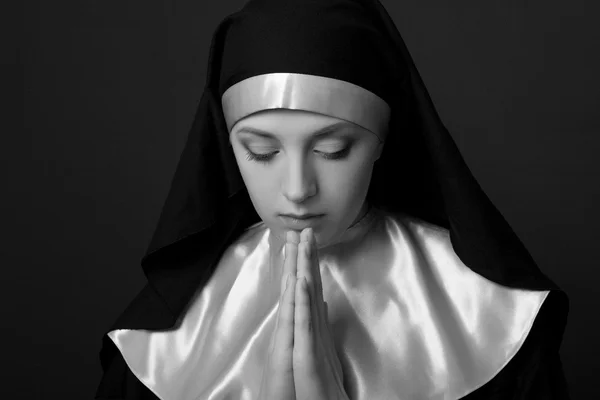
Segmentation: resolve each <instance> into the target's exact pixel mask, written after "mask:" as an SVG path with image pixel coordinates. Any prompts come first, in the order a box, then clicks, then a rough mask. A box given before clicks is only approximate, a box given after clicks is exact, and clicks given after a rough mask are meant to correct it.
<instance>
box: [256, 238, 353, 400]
mask: <svg viewBox="0 0 600 400" xmlns="http://www.w3.org/2000/svg"><path fill="white" fill-rule="evenodd" d="M283 264H284V266H283V275H282V280H281V290H280V293H281V294H280V298H279V310H278V312H277V320H276V326H275V332H274V334H273V338H272V341H271V345H270V347H269V354H268V360H267V365H266V367H265V370H264V374H263V380H262V382H261V387H260V395H259V399H260V400H348V396H347V394H346V392H345V391H344V386H343V375H342V367H341V364H340V361H339V359H338V357H337V353H336V351H335V347H334V344H333V338H332V334H331V331H330V328H329V322H328V316H327V303H326V302H325V301H324V300H323V289H322V285H321V273H320V270H319V258H318V254H317V245H316V240H315V237H314V234H313V231H312V229H311V228H306V229H304V230H303V231H302V232H301V234H300V235H298V233H297V232H295V231H289V232H288V233H287V236H286V244H285V260H284V263H283Z"/></svg>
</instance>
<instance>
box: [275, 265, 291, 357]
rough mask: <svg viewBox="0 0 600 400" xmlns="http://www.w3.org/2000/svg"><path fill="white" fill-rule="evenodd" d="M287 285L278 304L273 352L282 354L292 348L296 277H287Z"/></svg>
mask: <svg viewBox="0 0 600 400" xmlns="http://www.w3.org/2000/svg"><path fill="white" fill-rule="evenodd" d="M286 281H287V285H286V288H285V290H284V292H283V297H282V299H281V302H280V303H279V315H278V317H277V324H276V331H275V335H274V338H275V339H274V343H273V350H274V351H277V352H283V351H286V350H291V349H293V347H294V312H295V310H294V309H295V302H296V295H295V291H296V276H295V275H288V276H287V279H286ZM280 354H281V353H280Z"/></svg>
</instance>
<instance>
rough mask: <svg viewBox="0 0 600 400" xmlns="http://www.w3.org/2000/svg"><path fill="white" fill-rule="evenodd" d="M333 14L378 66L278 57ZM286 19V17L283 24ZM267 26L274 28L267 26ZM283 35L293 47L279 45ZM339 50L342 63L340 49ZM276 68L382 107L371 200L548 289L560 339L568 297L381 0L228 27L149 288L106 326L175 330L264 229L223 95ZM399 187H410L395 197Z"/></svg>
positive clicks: (243, 20) (274, 5) (297, 10)
mask: <svg viewBox="0 0 600 400" xmlns="http://www.w3.org/2000/svg"><path fill="white" fill-rule="evenodd" d="M325 9H328V10H329V11H332V10H333V11H335V15H337V16H338V17H336V18H338V19H334V20H333V22H329V25H327V26H326V27H325V29H328V30H329V31H332V30H335V29H334V28H335V24H336V23H338V22H339V23H340V26H342V25H343V28H344V29H341V31H342V32H343V34H344V35H347V34H348V32H347V30H345V29H346V25H347V24H348V21H350V22H349V24H350V25H355V26H359V27H360V29H368V31H369V32H370V33H369V34H372V35H373V38H375V39H377V40H375V43H376V45H373V42H371V43H365V44H364V45H363V46H362V47H361V45H360V44H358V45H357V44H356V43H353V44H352V46H353V47H352V48H350V50H351V51H355V52H356V51H363V50H364V51H365V52H368V51H370V52H372V57H366V58H365V59H368V60H371V61H372V60H373V59H374V58H373V57H375V58H376V62H373V63H362V64H361V65H359V66H358V67H356V65H355V64H347V63H346V64H344V65H351V67H348V69H344V68H336V66H335V65H336V63H335V62H324V63H321V64H319V63H312V64H303V61H302V58H301V57H300V56H298V58H297V59H295V58H294V53H297V54H300V55H304V56H306V54H307V53H309V54H310V55H311V57H313V60H315V59H319V58H322V57H325V56H329V53H327V54H325V53H322V54H319V51H320V50H319V49H318V48H317V49H315V48H311V49H310V50H309V51H306V50H305V51H304V52H303V51H302V49H300V50H298V48H295V52H290V54H286V57H279V58H277V54H279V53H278V50H279V49H282V51H283V49H284V47H283V46H288V47H292V48H293V46H290V40H292V41H293V40H295V38H300V39H298V40H299V44H298V45H301V42H300V40H301V39H302V38H301V36H294V35H295V34H294V33H293V32H294V30H289V31H287V32H286V35H274V34H273V33H272V32H279V31H278V29H284V30H285V29H286V26H288V27H289V26H290V24H293V21H294V18H298V19H300V18H302V16H303V14H304V13H311V12H313V13H315V10H316V14H314V15H317V14H318V15H321V14H319V13H320V12H321V11H322V10H325ZM278 13H280V14H278ZM324 14H325V15H326V13H324ZM282 15H284V16H285V18H280V17H281V16H282ZM269 18H270V19H269ZM324 18H325V17H324ZM313 20H314V22H313V23H314V26H310V22H309V23H308V25H309V26H306V25H299V26H302V27H303V28H302V29H303V30H305V31H309V30H311V31H315V32H317V33H318V32H319V29H321V28H322V27H323V24H322V23H320V22H322V20H321V19H320V18H313ZM265 21H269V25H268V28H265ZM278 21H280V25H277V23H278ZM303 21H304V22H306V20H303ZM336 21H337V22H336ZM332 24H333V25H334V26H333V27H332ZM344 24H345V25H344ZM365 27H366V28H365ZM295 31H298V29H295ZM250 34H251V35H252V36H250V37H252V38H253V40H252V42H253V43H257V45H256V48H255V49H251V48H248V46H252V44H250V45H249V44H248V43H247V42H246V43H244V42H243V41H242V40H241V39H240V38H241V37H242V38H243V37H246V38H247V37H249V35H250ZM315 35H316V33H315ZM367 36H368V35H367ZM281 37H284V38H285V43H280V42H281V39H280V38H281ZM259 38H260V40H259ZM269 40H271V42H269ZM367 45H369V46H367ZM278 46H279V47H278ZM261 49H262V50H261ZM273 49H275V50H273ZM357 49H358V50H357ZM325 50H327V48H326V47H325V48H324V49H323V50H322V51H325ZM256 52H260V57H255V58H252V61H250V59H249V57H248V54H254V55H256ZM339 53H340V54H342V56H340V57H341V58H343V55H344V54H345V53H344V49H341V50H340V51H339ZM336 54H337V53H336ZM269 57H271V58H269ZM304 58H306V57H304ZM254 60H259V61H254ZM282 60H283V61H282ZM342 61H343V60H342ZM242 63H243V64H242ZM331 65H334V66H333V67H331ZM338 65H341V64H338ZM268 72H300V73H312V74H315V75H319V74H321V75H323V76H328V77H332V78H337V79H342V80H348V81H350V82H353V83H355V84H358V85H361V86H363V87H365V88H367V89H369V90H371V91H372V92H374V93H376V94H378V95H379V96H380V97H382V98H383V99H384V100H386V102H388V104H389V105H390V106H391V108H392V116H391V121H390V124H389V133H388V135H387V137H386V141H385V145H384V149H383V153H382V155H381V157H380V159H379V160H378V161H377V162H376V163H375V167H374V170H373V176H372V181H371V186H370V188H369V192H368V195H367V198H368V200H369V202H370V203H371V204H373V205H376V206H377V207H379V208H381V209H384V210H388V211H392V212H393V211H401V212H404V213H407V214H411V215H413V216H415V217H418V218H421V219H423V220H425V221H428V222H431V223H434V224H436V225H439V226H442V227H444V228H447V229H448V230H449V232H450V237H451V242H452V246H453V248H454V250H455V252H456V254H457V255H458V256H459V257H460V259H461V260H462V261H463V263H464V264H465V265H467V266H468V267H469V268H470V269H472V270H473V271H474V272H476V273H478V274H480V275H482V276H483V277H485V278H487V279H489V280H491V281H494V282H496V283H498V284H501V285H504V286H508V287H512V288H522V289H529V290H552V295H551V297H552V305H553V308H554V309H553V311H552V312H553V314H554V315H555V317H556V320H557V327H558V331H559V337H561V336H562V331H563V329H564V325H565V323H566V316H567V311H568V299H567V296H566V295H565V294H564V292H562V291H561V290H560V289H559V288H558V287H557V286H556V285H555V284H554V283H553V282H552V281H551V280H550V279H548V278H547V277H546V276H545V275H544V274H543V273H542V272H541V271H540V270H539V269H538V267H537V266H536V263H535V261H534V260H533V259H532V257H531V256H530V254H529V253H528V251H527V250H526V248H525V247H524V246H523V244H522V243H521V241H520V240H519V239H518V237H517V236H516V234H515V233H514V232H513V230H512V229H511V228H510V226H509V225H508V223H507V222H506V220H505V219H504V218H503V217H502V215H501V214H500V212H499V211H498V210H497V209H496V208H495V207H494V205H493V204H492V203H491V201H490V200H489V199H488V197H487V196H486V195H485V193H484V192H483V191H482V189H481V187H480V186H479V184H478V183H477V181H476V180H475V179H474V177H473V175H472V174H471V172H470V171H469V168H468V167H467V165H466V164H465V162H464V160H463V158H462V156H461V154H460V152H459V150H458V148H457V146H456V144H455V143H454V141H453V139H452V137H451V136H450V134H449V132H448V131H447V129H446V128H445V127H444V125H443V123H442V122H441V120H440V118H439V116H438V114H437V112H436V110H435V108H434V105H433V103H432V101H431V99H430V97H429V94H428V92H427V90H426V88H425V85H424V83H423V81H422V79H421V77H420V75H419V73H418V71H417V69H416V67H415V65H414V63H413V60H412V58H411V56H410V54H409V52H408V50H407V48H406V46H405V44H404V41H403V39H402V38H401V36H400V33H399V32H398V30H397V28H396V27H395V25H394V23H393V21H392V19H391V18H390V17H389V15H388V14H387V12H386V11H385V9H384V8H383V6H382V5H381V4H380V3H379V1H378V0H251V1H249V2H248V3H247V5H246V6H245V7H244V8H243V9H242V10H240V11H239V12H237V13H235V14H232V15H231V16H229V17H227V18H225V20H223V21H222V23H221V24H220V25H219V26H218V28H217V30H216V31H215V33H214V36H213V39H212V42H211V46H210V52H209V59H208V69H207V79H206V85H205V88H204V92H203V94H202V97H201V100H200V103H199V105H198V108H197V111H196V114H195V118H194V122H193V125H192V127H191V129H190V130H189V133H188V136H187V141H186V144H185V147H184V149H183V152H182V154H181V158H180V160H179V163H178V165H177V169H176V172H175V175H174V177H173V179H172V182H171V186H170V189H169V192H168V195H167V198H166V201H165V203H164V206H163V208H162V212H161V215H160V218H159V222H158V224H157V227H156V229H155V232H154V235H153V237H152V240H151V242H150V245H149V247H148V250H147V252H146V254H145V255H144V257H143V258H142V261H141V264H142V268H143V270H144V273H145V275H146V277H147V279H148V283H147V284H146V286H145V287H144V288H143V289H142V291H141V292H140V293H139V294H138V296H137V297H136V298H135V299H134V300H133V301H132V303H131V304H130V305H129V306H128V308H127V309H126V310H125V311H124V313H123V314H122V315H121V316H120V318H119V319H118V320H117V321H116V322H115V324H114V325H113V326H112V327H111V329H110V330H114V329H149V330H167V329H170V328H172V327H173V326H174V325H176V323H177V320H178V318H179V317H180V316H181V315H182V313H183V312H184V311H185V308H186V306H187V304H188V302H189V301H190V300H191V298H192V296H193V295H194V293H196V291H197V290H199V288H202V287H203V286H204V284H205V283H206V282H207V280H208V279H209V278H210V276H211V275H212V273H213V271H214V268H215V267H216V264H217V263H218V261H219V258H220V256H221V254H222V253H223V252H224V251H225V250H226V248H227V247H228V245H229V244H230V243H231V242H232V241H233V240H235V239H236V238H237V237H238V236H239V235H240V234H241V233H242V231H243V230H244V229H245V228H247V227H248V226H250V225H251V224H253V223H256V222H259V221H260V219H259V217H258V214H257V213H256V212H255V211H254V208H253V206H252V203H251V202H250V198H249V196H248V193H247V190H246V188H245V186H244V183H243V181H242V178H241V175H240V172H239V170H238V167H237V164H236V160H235V157H234V154H233V151H232V149H231V147H230V144H229V138H228V131H227V127H226V124H225V120H224V117H223V110H222V107H221V100H220V99H221V95H222V94H223V92H224V90H226V89H227V88H228V87H229V86H231V85H232V84H234V83H236V82H239V81H241V80H243V79H245V78H247V77H250V76H253V75H257V74H259V73H268ZM400 187H401V188H403V190H398V189H397V188H400ZM406 193H410V194H411V195H410V196H407V195H406ZM558 340H560V339H558ZM116 355H118V351H117V349H116V348H115V347H114V345H113V344H112V342H111V340H110V339H108V338H107V337H106V335H105V336H104V342H103V349H102V351H101V356H100V357H101V361H102V365H103V368H104V369H105V371H106V370H108V368H109V366H110V364H111V363H112V362H113V359H114V358H115V356H116ZM109 382H110V379H109V378H107V377H106V376H105V378H104V379H103V382H102V383H101V387H100V389H99V391H104V392H105V393H109V392H110V391H111V390H116V389H111V388H110V383H109ZM103 385H104V387H103Z"/></svg>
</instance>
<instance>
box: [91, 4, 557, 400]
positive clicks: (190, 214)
mask: <svg viewBox="0 0 600 400" xmlns="http://www.w3.org/2000/svg"><path fill="white" fill-rule="evenodd" d="M141 265H142V268H143V271H144V274H145V276H146V278H147V283H146V285H145V286H144V288H143V289H142V290H141V292H140V293H139V294H138V295H137V297H135V299H134V300H133V301H132V302H131V304H130V305H129V306H128V307H127V308H126V309H125V310H124V312H123V313H122V314H121V315H120V317H119V318H118V319H117V320H116V321H115V322H114V324H113V325H112V326H111V327H110V329H108V330H107V332H106V333H105V335H104V336H103V342H102V348H101V352H100V359H101V363H102V368H103V376H102V379H101V381H100V384H99V387H98V389H97V394H96V398H97V399H128V400H129V399H131V400H134V399H135V400H141V399H161V400H226V399H236V400H237V399H240V400H255V399H260V400H290V399H295V400H308V399H310V400H394V399H398V400H424V399H429V400H454V399H467V400H474V399H485V400H500V399H502V400H509V399H568V398H569V396H568V391H567V386H566V382H565V378H564V373H563V370H562V366H561V360H560V357H559V348H560V344H561V340H562V335H563V332H564V329H565V324H566V319H567V313H568V298H567V296H566V294H565V293H564V292H563V291H562V290H561V289H560V288H559V287H557V286H556V285H555V284H554V283H553V282H552V281H551V280H550V279H548V277H546V276H545V275H544V274H543V273H542V272H541V271H540V270H539V269H538V267H537V266H536V264H535V262H534V260H533V259H532V257H531V256H530V255H529V253H528V251H527V249H526V248H525V247H524V246H523V244H522V243H521V242H520V241H519V239H518V238H517V236H516V235H515V233H514V232H513V230H512V229H511V228H510V226H509V225H508V224H507V222H506V221H505V220H504V218H503V217H502V215H501V214H500V213H499V211H498V210H497V209H496V208H495V207H494V205H493V204H492V203H491V202H490V200H489V199H488V197H487V196H486V195H485V193H484V192H483V191H482V189H481V187H480V186H479V185H478V183H477V182H476V180H475V179H474V177H473V175H472V174H471V172H470V171H469V169H468V167H467V165H466V164H465V162H464V160H463V158H462V157H461V155H460V153H459V150H458V148H457V146H456V145H455V143H454V142H453V140H452V137H451V136H450V134H449V132H448V131H447V130H446V128H445V127H444V125H443V123H442V121H441V120H440V118H439V116H438V114H437V112H436V110H435V108H434V105H433V103H432V101H431V99H430V97H429V95H428V93H427V90H426V88H425V86H424V83H423V81H422V79H421V77H420V75H419V73H418V71H417V69H416V68H415V65H414V63H413V61H412V58H411V56H410V54H409V53H408V50H407V48H406V47H405V44H404V42H403V40H402V38H401V36H400V33H399V32H398V30H397V28H396V27H395V25H394V23H393V22H392V20H391V18H390V17H389V15H388V14H387V12H386V11H385V9H384V8H383V6H382V5H381V4H380V3H379V1H378V0H250V1H249V2H248V3H247V4H246V5H245V6H244V7H243V8H242V9H241V10H240V11H239V12H236V13H234V14H232V15H230V16H228V17H227V18H225V19H224V20H223V21H222V22H221V23H220V24H219V26H218V27H217V29H216V31H215V33H214V35H213V39H212V43H211V47H210V52H209V60H208V70H207V77H206V85H205V87H204V91H203V94H202V98H201V100H200V103H199V106H198V109H197V112H196V115H195V119H194V122H193V124H192V127H191V129H190V131H189V134H188V137H187V142H186V145H185V148H184V150H183V152H182V154H181V158H180V161H179V163H178V165H177V169H176V172H175V175H174V177H173V179H172V182H171V186H170V190H169V192H168V195H167V198H166V201H165V203H164V206H163V209H162V212H161V215H160V218H159V221H158V225H157V227H156V229H155V232H154V235H153V237H152V240H151V242H150V245H149V247H148V250H147V252H146V254H145V256H144V257H143V258H142V260H141Z"/></svg>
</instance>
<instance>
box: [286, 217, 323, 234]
mask: <svg viewBox="0 0 600 400" xmlns="http://www.w3.org/2000/svg"><path fill="white" fill-rule="evenodd" d="M290 215H293V214H281V215H280V216H279V218H280V219H281V221H282V223H283V225H284V226H285V227H286V228H287V229H292V230H302V229H305V228H309V227H314V226H316V225H318V224H319V223H320V221H321V217H322V216H323V215H319V214H302V215H301V216H298V217H295V216H294V217H292V216H290Z"/></svg>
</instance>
